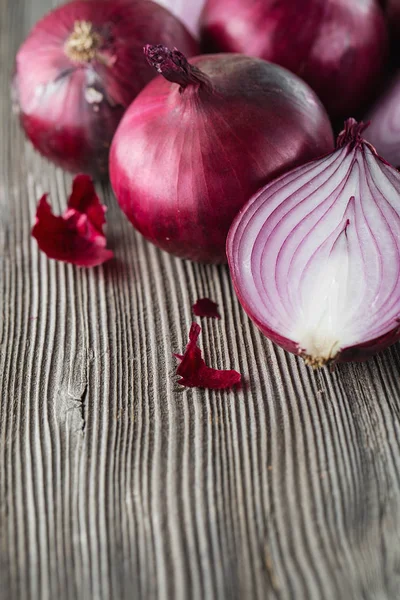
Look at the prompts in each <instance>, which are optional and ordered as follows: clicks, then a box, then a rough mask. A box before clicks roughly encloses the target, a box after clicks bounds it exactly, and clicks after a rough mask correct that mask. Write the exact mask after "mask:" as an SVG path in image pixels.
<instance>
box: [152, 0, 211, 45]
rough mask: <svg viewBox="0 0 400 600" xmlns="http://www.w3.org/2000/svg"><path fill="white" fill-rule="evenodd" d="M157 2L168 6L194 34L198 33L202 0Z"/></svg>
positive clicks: (166, 0) (164, 0)
mask: <svg viewBox="0 0 400 600" xmlns="http://www.w3.org/2000/svg"><path fill="white" fill-rule="evenodd" d="M157 3H158V4H161V5H162V6H165V8H168V10H170V11H171V12H172V13H173V14H174V15H176V16H177V17H178V18H179V19H180V20H181V21H182V23H184V24H185V25H186V27H187V28H188V29H189V31H191V32H192V33H194V34H195V35H196V36H198V34H199V21H200V14H201V10H202V8H203V6H204V0H190V2H188V0H157Z"/></svg>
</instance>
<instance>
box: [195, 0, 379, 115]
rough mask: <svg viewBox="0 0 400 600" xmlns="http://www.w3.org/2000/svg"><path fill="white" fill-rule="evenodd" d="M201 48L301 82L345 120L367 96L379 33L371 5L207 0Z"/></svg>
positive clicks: (375, 71)
mask: <svg viewBox="0 0 400 600" xmlns="http://www.w3.org/2000/svg"><path fill="white" fill-rule="evenodd" d="M202 21H203V25H202V27H203V38H204V47H205V49H206V50H207V51H211V52H214V51H219V52H243V53H245V54H249V55H250V56H258V57H260V58H264V59H265V60H270V61H271V62H274V63H277V64H279V65H282V66H283V67H286V68H287V69H289V70H290V71H292V72H293V73H296V74H297V75H299V76H300V77H302V79H304V81H306V82H307V83H308V84H309V85H310V86H311V87H312V88H313V90H314V91H315V92H317V94H318V96H319V97H320V99H321V100H322V102H323V103H324V105H325V107H326V109H327V111H328V113H329V114H330V115H331V116H332V117H333V118H337V117H348V116H349V115H350V114H354V113H355V112H356V111H357V110H359V109H360V108H362V107H363V106H364V105H365V104H366V102H367V101H368V96H369V95H370V94H371V93H373V91H374V88H375V86H376V84H377V81H378V79H379V77H380V73H381V71H382V68H383V66H384V61H385V57H386V49H387V32H386V27H385V21H384V17H383V14H382V10H381V8H380V7H379V6H378V3H377V2H376V0H296V1H293V0H207V2H206V5H205V8H204V12H203V15H202Z"/></svg>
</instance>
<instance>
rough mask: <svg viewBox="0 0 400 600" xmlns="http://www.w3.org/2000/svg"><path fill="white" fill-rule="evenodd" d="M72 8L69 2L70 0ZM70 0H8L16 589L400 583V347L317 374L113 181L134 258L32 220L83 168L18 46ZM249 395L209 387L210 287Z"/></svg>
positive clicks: (112, 232) (5, 594)
mask: <svg viewBox="0 0 400 600" xmlns="http://www.w3.org/2000/svg"><path fill="white" fill-rule="evenodd" d="M53 4H56V2H53ZM51 5H52V2H51V0H0V69H1V71H0V144H1V148H0V205H1V206H0V210H1V212H0V390H1V391H0V544H1V545H0V585H1V588H0V597H1V599H2V600H20V599H21V600H22V599H28V598H29V599H35V600H46V599H49V600H50V599H51V600H67V599H68V600H69V599H71V600H86V599H99V600H100V599H101V600H125V599H126V600H131V599H139V600H150V599H168V600H169V599H182V600H203V599H205V600H213V599H216V600H225V599H240V600H253V599H258V598H260V599H262V600H264V599H266V598H268V599H269V598H271V599H274V598H279V599H287V598H290V599H292V598H293V599H295V600H303V599H304V600H314V599H315V600H317V599H333V600H335V599H340V600H350V599H355V600H360V599H369V600H372V599H374V600H376V599H378V600H383V599H393V600H398V599H399V598H400V352H399V348H400V347H399V345H396V346H394V347H393V348H391V349H389V350H388V351H386V352H385V353H383V354H382V355H380V356H378V357H377V358H376V359H374V360H371V361H370V362H368V363H366V364H359V365H356V364H355V365H344V366H339V367H338V368H337V370H336V371H335V372H334V373H333V374H330V373H329V372H328V371H327V370H321V371H319V372H313V371H310V370H309V369H308V368H306V367H305V366H304V364H303V363H302V361H301V360H299V359H297V358H295V357H293V356H289V355H288V354H286V353H285V352H283V351H282V350H280V349H278V348H277V347H275V346H273V345H272V344H271V343H270V342H268V341H267V340H266V339H265V338H263V337H262V336H261V334H260V333H259V332H258V331H257V330H256V328H255V327H254V326H253V325H252V324H251V323H250V322H249V320H248V318H247V317H246V315H245V314H244V312H243V311H242V309H241V308H240V306H239V303H238V301H237V300H236V298H235V296H234V294H233V292H232V287H231V284H230V281H229V276H228V271H227V269H226V268H225V267H210V266H199V265H193V264H190V263H188V262H184V261H180V260H178V259H174V258H172V257H170V256H168V255H166V254H162V253H161V252H159V251H158V250H156V249H155V248H154V247H153V246H151V245H150V244H147V243H146V242H145V241H144V240H143V239H142V238H141V237H140V235H138V234H136V233H135V232H134V230H133V228H132V227H131V226H130V225H129V223H127V222H126V221H125V220H124V218H123V216H122V214H121V213H120V211H119V209H118V207H117V205H116V203H115V201H114V199H113V196H112V194H111V192H110V190H109V188H108V187H107V186H103V187H101V186H99V187H98V191H99V193H100V194H101V197H102V198H103V199H104V200H105V202H106V203H107V205H108V206H109V212H108V220H109V226H108V237H109V241H110V246H111V247H112V248H113V249H114V251H115V254H116V257H117V258H116V260H115V261H113V262H110V263H109V264H106V265H105V266H103V267H100V268H97V269H91V270H90V269H89V270H80V269H78V268H74V267H73V266H71V265H65V264H62V263H57V262H55V261H49V260H48V259H47V258H46V256H44V255H43V254H41V253H39V252H38V249H37V245H36V243H35V241H34V240H33V239H32V238H31V237H30V228H31V225H32V223H33V220H34V214H35V207H36V203H37V200H38V198H39V197H40V196H41V194H42V193H43V192H44V191H46V192H49V193H50V195H51V202H52V204H53V207H54V209H55V210H56V211H61V210H62V209H63V208H64V207H65V203H66V198H67V194H68V192H69V190H70V188H71V177H70V176H69V175H66V174H65V173H63V172H62V171H61V170H59V169H56V168H55V167H54V166H52V165H51V164H49V163H48V162H46V161H45V160H44V159H42V158H41V157H40V156H39V155H37V154H36V153H35V152H34V151H33V150H32V148H31V147H30V145H29V144H28V143H27V142H25V141H24V138H23V135H22V134H21V132H20V129H19V125H18V123H17V120H16V118H15V116H12V111H11V102H10V96H9V80H10V76H11V72H12V68H13V60H14V56H15V53H16V50H17V48H18V46H19V44H20V43H21V41H22V40H23V38H24V36H25V35H26V33H27V32H28V30H29V28H30V27H31V26H32V24H33V23H34V22H35V21H36V20H37V19H38V18H39V16H41V15H42V14H43V13H44V12H46V11H47V10H48V9H49V8H50V7H51ZM203 296H209V297H211V298H213V299H215V300H216V301H217V302H218V303H219V305H220V309H221V311H222V315H223V318H222V320H221V321H219V322H217V321H207V322H204V323H203V332H202V336H201V340H200V341H201V345H202V347H203V348H204V350H205V354H206V356H207V359H208V361H209V363H210V364H211V365H213V366H218V367H225V368H236V369H238V370H240V371H241V372H242V373H243V374H244V376H245V378H246V380H247V386H245V388H244V389H243V390H242V391H239V392H215V391H211V392H209V391H202V390H187V389H184V388H181V387H180V386H178V385H177V383H176V378H175V368H176V361H175V359H174V358H173V356H172V352H179V351H181V350H182V349H183V348H184V346H185V344H186V342H187V334H188V331H189V326H190V323H191V321H192V315H191V305H192V303H193V302H194V301H195V300H196V299H198V298H200V297H203Z"/></svg>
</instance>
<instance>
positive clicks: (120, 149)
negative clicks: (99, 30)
mask: <svg viewBox="0 0 400 600" xmlns="http://www.w3.org/2000/svg"><path fill="white" fill-rule="evenodd" d="M146 55H147V58H148V60H149V62H150V63H151V64H152V65H153V66H154V67H155V68H156V69H157V70H158V71H159V72H160V73H162V75H163V76H164V77H158V78H157V79H155V80H154V81H152V82H151V83H150V84H149V85H148V86H147V87H146V88H145V89H144V90H143V91H142V92H141V94H139V96H138V97H137V98H136V100H135V101H134V102H133V103H132V105H131V106H130V108H129V109H128V111H127V112H126V114H125V116H124V118H123V120H122V122H121V124H120V126H119V128H118V130H117V133H116V135H115V138H114V140H113V144H112V148H111V154H110V177H111V183H112V186H113V189H114V192H115V194H116V197H117V199H118V201H119V203H120V206H121V208H122V209H123V211H124V212H125V213H126V215H127V216H128V218H129V219H130V221H131V222H132V223H133V225H134V226H135V227H136V228H137V229H138V230H139V231H140V232H141V233H142V234H143V235H144V236H145V237H146V238H147V239H149V240H150V241H152V242H153V243H155V244H156V245H157V246H159V247H160V248H162V249H163V250H166V251H167V252H171V253H172V254H175V255H177V256H180V257H182V258H189V259H191V260H197V261H203V262H225V261H226V254H225V241H226V235H227V233H228V229H229V226H230V225H231V223H232V220H233V218H234V217H235V215H236V214H237V213H238V211H239V209H240V208H241V207H242V206H243V204H244V203H245V202H246V201H247V200H248V199H249V198H250V197H251V195H252V194H253V193H254V192H255V191H256V190H257V189H259V188H260V187H261V186H262V185H264V184H265V183H266V182H267V181H269V180H271V179H272V178H274V177H276V176H277V175H279V174H281V173H282V172H284V171H285V170H288V169H290V168H292V167H294V166H295V165H298V164H302V163H304V162H306V161H307V160H310V159H312V158H314V157H316V156H320V155H321V154H324V153H325V152H327V151H329V150H330V149H331V148H332V147H333V140H332V131H331V127H330V123H329V120H328V116H327V114H326V112H325V110H324V109H323V107H322V105H321V104H320V102H319V101H318V99H317V97H316V96H315V94H314V93H313V92H312V90H311V89H310V88H309V87H308V86H307V85H306V84H304V83H303V82H302V81H301V80H300V79H298V78H297V77H296V76H295V75H292V74H291V73H289V72H288V71H286V70H285V69H282V68H281V67H278V66H276V65H272V64H269V63H267V62H265V61H262V60H259V59H254V58H249V57H246V56H242V55H227V54H219V55H214V56H213V55H210V56H199V57H196V58H194V59H192V60H191V64H189V63H188V62H187V60H186V59H185V57H184V56H183V55H182V54H181V53H180V52H178V51H173V52H170V51H169V50H168V49H167V48H164V47H162V46H148V47H146Z"/></svg>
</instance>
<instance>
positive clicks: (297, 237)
mask: <svg viewBox="0 0 400 600" xmlns="http://www.w3.org/2000/svg"><path fill="white" fill-rule="evenodd" d="M227 253H228V259H229V264H230V268H231V274H232V278H233V282H234V285H235V289H236V291H237V293H238V296H239V299H240V300H241V302H242V304H243V306H244V307H245V309H246V311H247V312H248V314H249V315H250V316H251V317H252V318H253V319H254V321H255V322H256V323H257V324H258V325H259V327H260V328H261V330H263V331H264V333H266V334H267V335H268V337H271V339H273V340H274V341H277V342H278V343H281V342H280V339H281V338H282V339H283V340H285V341H286V342H287V343H285V341H284V342H283V343H281V345H282V346H283V347H286V348H287V349H289V350H292V351H295V352H297V353H298V354H301V355H303V356H304V357H305V358H306V359H307V361H308V362H309V363H310V364H312V365H313V366H321V365H323V364H325V363H327V362H329V361H331V360H333V359H338V358H339V356H340V354H341V353H342V352H344V351H345V350H348V349H351V348H354V347H357V346H360V345H364V344H369V343H371V342H373V341H374V340H377V339H378V338H381V336H385V335H386V334H388V333H389V332H392V331H393V330H397V329H398V323H399V321H398V319H399V316H400V174H399V173H398V172H397V171H396V170H395V169H394V168H393V167H391V166H389V165H387V164H386V163H385V162H384V161H382V160H381V159H380V158H379V157H377V155H376V154H375V153H374V151H373V149H371V148H370V147H369V145H367V144H364V143H360V144H357V145H356V147H355V148H354V149H353V148H352V146H350V145H346V146H344V147H343V148H340V149H338V150H336V151H335V152H334V153H332V154H331V155H329V156H327V157H325V158H322V159H319V160H316V161H313V162H311V163H309V164H307V165H305V166H302V167H299V168H297V169H295V170H294V171H292V172H290V173H288V174H286V175H284V176H282V177H281V178H280V179H278V180H276V181H275V182H273V183H271V184H269V185H267V186H266V187H265V188H264V189H263V190H261V192H259V193H258V194H257V195H256V196H255V197H254V198H253V199H252V200H251V201H250V202H249V203H248V204H247V205H246V207H245V208H244V209H243V210H242V211H241V213H240V215H239V216H238V218H237V219H236V221H235V223H234V224H233V226H232V229H231V232H230V234H229V238H228V246H227ZM392 341H393V340H392Z"/></svg>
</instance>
